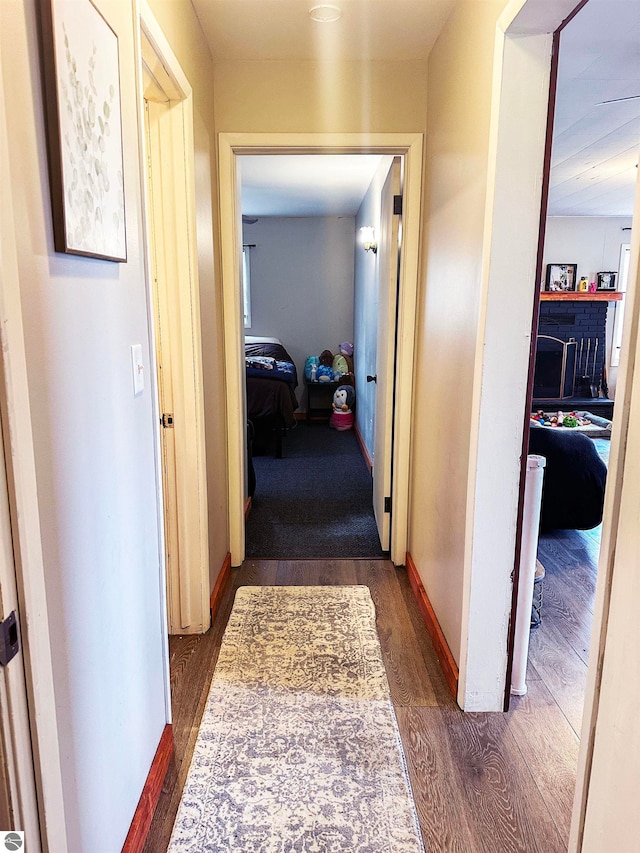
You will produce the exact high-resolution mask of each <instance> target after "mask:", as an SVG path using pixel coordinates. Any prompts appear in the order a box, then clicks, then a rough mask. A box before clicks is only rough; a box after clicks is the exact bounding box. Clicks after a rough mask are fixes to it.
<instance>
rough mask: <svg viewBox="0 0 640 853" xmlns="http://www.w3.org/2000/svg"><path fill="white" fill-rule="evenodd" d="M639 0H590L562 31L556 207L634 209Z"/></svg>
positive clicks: (610, 212) (598, 211) (591, 211)
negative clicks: (630, 96) (627, 99)
mask: <svg viewBox="0 0 640 853" xmlns="http://www.w3.org/2000/svg"><path fill="white" fill-rule="evenodd" d="M629 95H640V2H637V1H636V0H589V2H588V3H587V5H586V6H585V7H584V8H583V9H582V10H581V11H580V12H579V13H578V15H576V17H575V18H574V19H573V21H571V22H570V23H569V24H568V25H567V27H566V29H565V30H564V31H563V33H562V36H561V41H560V63H559V73H558V92H557V102H556V115H555V123H554V137H553V151H552V159H551V183H550V193H549V214H550V215H552V216H631V214H632V212H633V199H634V192H635V183H636V176H637V168H636V164H637V163H638V146H639V144H640V98H638V99H636V100H630V101H620V102H619V103H613V104H602V105H599V102H601V101H606V100H610V99H614V98H624V97H628V96H629Z"/></svg>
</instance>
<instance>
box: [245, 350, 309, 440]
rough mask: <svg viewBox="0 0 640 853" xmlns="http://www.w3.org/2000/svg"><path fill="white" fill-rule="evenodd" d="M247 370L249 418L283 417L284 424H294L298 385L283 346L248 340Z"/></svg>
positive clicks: (294, 371)
mask: <svg viewBox="0 0 640 853" xmlns="http://www.w3.org/2000/svg"><path fill="white" fill-rule="evenodd" d="M244 349H245V360H246V370H247V417H248V418H249V419H250V420H255V419H258V418H269V417H271V418H273V417H280V418H281V419H282V420H281V423H282V424H284V425H285V426H288V427H290V426H293V424H294V422H295V418H294V416H293V413H294V412H295V410H296V409H297V408H298V400H297V398H296V394H295V388H296V386H297V384H298V377H297V374H296V367H295V364H294V363H293V359H292V358H291V356H290V355H289V353H288V352H287V351H286V349H285V348H284V347H283V346H282V344H275V343H269V342H252V343H245V345H244Z"/></svg>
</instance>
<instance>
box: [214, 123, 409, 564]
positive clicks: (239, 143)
mask: <svg viewBox="0 0 640 853" xmlns="http://www.w3.org/2000/svg"><path fill="white" fill-rule="evenodd" d="M422 146H423V136H422V134H420V133H373V134H365V133H342V134H340V133H220V134H219V135H218V172H219V191H220V231H221V241H222V251H221V257H222V290H223V300H224V336H225V367H226V378H227V386H226V394H227V422H228V443H227V448H228V451H227V452H228V467H229V541H230V551H231V562H232V565H234V566H239V565H240V564H241V563H242V561H243V560H244V555H245V531H244V499H245V477H246V450H245V441H244V435H245V423H246V405H245V399H244V357H243V335H244V328H243V312H242V292H241V284H240V270H241V258H240V251H241V250H240V244H241V240H240V235H241V233H242V231H241V215H242V211H241V205H240V196H239V191H240V188H239V186H238V180H237V163H236V157H237V156H238V155H241V154H392V155H402V156H403V157H404V165H405V180H404V187H403V196H404V200H403V204H404V208H403V233H402V260H401V268H400V293H399V301H398V338H397V341H398V342H397V350H396V398H395V403H394V417H395V431H394V442H393V466H394V468H393V470H394V477H393V490H392V496H391V499H392V504H393V514H392V521H391V559H392V561H393V562H394V563H395V564H396V565H404V562H405V555H406V550H407V523H408V506H409V465H410V457H411V411H412V400H413V359H414V346H415V333H416V301H417V292H418V270H419V249H420V216H421V196H422Z"/></svg>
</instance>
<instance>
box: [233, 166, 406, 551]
mask: <svg viewBox="0 0 640 853" xmlns="http://www.w3.org/2000/svg"><path fill="white" fill-rule="evenodd" d="M238 165H239V180H240V184H241V196H242V244H243V245H242V258H243V265H242V272H243V275H242V279H243V297H244V298H243V306H244V332H245V338H244V345H245V359H246V370H247V375H246V384H245V388H246V406H247V422H248V429H249V431H250V438H251V441H250V443H249V445H248V451H247V452H248V471H249V476H248V478H247V491H248V495H247V503H246V505H247V508H250V509H251V512H250V514H249V515H248V517H247V526H246V548H247V550H246V553H247V556H249V557H256V558H260V557H262V558H285V559H286V558H296V557H321V556H325V557H327V556H328V557H336V558H338V557H345V556H350V557H369V558H374V557H382V556H384V553H385V552H386V551H388V549H389V532H390V524H389V518H390V509H391V506H390V503H391V499H390V495H391V453H390V448H391V434H392V426H393V425H392V410H393V405H392V404H393V386H394V361H395V336H396V311H395V307H396V299H397V287H398V270H399V251H400V240H399V236H400V218H401V203H400V202H401V159H400V158H395V159H394V158H393V157H392V156H391V155H380V154H278V155H248V156H242V157H240V158H239V163H238ZM394 199H395V206H394ZM365 229H369V230H368V231H366V230H365ZM365 234H366V235H368V237H369V241H370V242H369V243H368V244H367V246H365V245H364V242H363V235H365ZM371 241H373V245H372V244H371ZM338 398H340V399H339V400H338ZM343 398H344V399H343ZM336 400H338V402H336ZM385 499H386V500H385Z"/></svg>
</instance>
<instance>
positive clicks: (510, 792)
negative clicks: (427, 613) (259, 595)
mask: <svg viewBox="0 0 640 853" xmlns="http://www.w3.org/2000/svg"><path fill="white" fill-rule="evenodd" d="M354 583H358V584H366V585H367V586H368V587H369V589H370V590H371V594H372V597H373V599H374V601H375V604H376V611H377V622H378V630H379V634H380V641H381V644H382V649H383V654H384V659H385V665H386V669H387V674H388V678H389V685H390V688H391V695H392V700H393V704H394V706H395V709H396V715H397V718H398V724H399V728H400V733H401V737H402V742H403V745H404V749H405V754H406V757H407V765H408V769H409V775H410V778H411V784H412V787H413V792H414V798H415V801H416V806H417V810H418V815H419V820H420V826H421V829H422V833H423V836H424V841H425V847H426V849H427V851H429V853H448V851H451V853H512V851H513V853H516V851H522V853H524V851H527V853H535V851H540V853H542V851H544V853H560V851H566V849H567V840H568V833H569V821H570V814H571V802H572V799H573V790H574V785H575V774H576V766H577V752H578V739H577V736H576V733H575V730H574V729H573V728H572V726H571V724H570V722H569V719H568V717H571V716H575V709H573V710H572V711H570V713H569V714H567V713H566V712H564V713H563V710H561V705H560V703H559V701H557V699H556V696H555V695H554V692H553V690H555V691H556V694H557V695H558V696H560V697H561V698H563V697H562V695H561V694H562V690H560V689H559V687H558V685H557V683H554V684H553V690H552V688H551V687H548V686H547V685H546V684H545V682H544V680H543V677H542V676H541V673H540V672H539V671H538V669H537V668H536V671H535V672H533V671H532V673H531V675H532V679H531V682H530V685H529V687H530V689H529V693H528V694H527V696H524V697H522V698H519V699H516V700H515V701H513V703H512V709H511V710H510V711H509V713H508V714H500V713H495V714H486V713H485V714H480V713H472V714H464V713H463V712H462V711H460V710H459V708H458V707H457V705H456V704H455V702H454V701H453V699H452V698H451V695H450V693H449V691H448V688H447V685H446V683H445V680H444V677H443V675H442V672H441V670H440V666H439V663H438V661H437V659H436V655H435V652H434V650H433V646H432V644H431V640H430V638H429V635H428V634H427V631H426V629H425V627H424V623H423V622H422V617H421V615H420V613H419V611H418V608H417V605H416V602H415V599H414V597H413V594H412V592H411V589H410V587H409V583H408V579H407V575H406V572H405V570H404V569H395V568H394V567H393V565H392V564H391V563H390V562H388V561H384V560H347V561H338V560H332V561H311V560H304V561H288V562H285V561H256V560H253V561H247V562H246V563H245V564H244V565H243V566H242V567H241V568H240V569H237V570H234V571H233V583H232V585H230V587H229V589H228V590H227V592H226V594H225V598H224V601H223V603H222V606H221V608H220V610H219V613H218V615H217V617H216V620H215V623H214V625H213V627H212V628H211V630H210V631H209V632H208V633H207V634H205V635H204V636H201V637H193V636H188V637H172V638H171V641H170V650H171V683H172V690H173V707H174V723H173V725H174V737H175V747H176V750H175V758H174V760H173V762H172V765H171V768H170V771H169V773H168V774H167V778H166V781H165V785H164V788H163V792H162V795H161V799H160V803H159V806H158V809H157V811H156V815H155V817H154V821H153V824H152V827H151V831H150V834H149V837H148V839H147V843H146V846H145V848H144V850H145V853H164V851H166V849H167V845H168V841H169V837H170V834H171V828H172V825H173V820H174V818H175V814H176V811H177V807H178V803H179V800H180V793H181V790H182V786H183V784H184V779H185V776H186V773H187V770H188V765H189V761H190V758H191V754H192V752H193V746H194V742H195V738H196V735H197V731H198V725H199V721H200V718H201V715H202V711H203V708H204V703H205V700H206V696H207V693H208V688H209V682H210V680H211V675H212V673H213V669H214V667H215V662H216V659H217V655H218V651H219V648H220V642H221V639H222V634H223V632H224V627H225V625H226V622H227V620H228V617H229V613H230V610H231V605H232V601H233V595H234V592H235V589H236V588H237V587H239V586H242V585H247V584H293V585H298V584H311V585H313V584H316V585H332V584H354ZM554 595H555V593H552V594H550V598H552V599H553V596H554ZM543 613H544V611H543ZM544 618H546V617H545V616H544V615H543V619H544ZM576 636H578V635H576ZM576 642H578V641H577V640H576ZM578 645H579V643H578ZM549 666H550V667H551V668H552V669H553V664H552V663H550V664H549ZM541 669H542V667H541ZM555 679H556V682H559V681H560V680H561V678H560V676H558V675H557V673H556V676H555ZM563 701H565V702H566V703H567V707H568V708H571V707H572V705H571V703H572V701H573V698H572V697H571V696H568V697H566V698H563Z"/></svg>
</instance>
